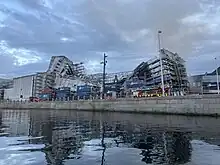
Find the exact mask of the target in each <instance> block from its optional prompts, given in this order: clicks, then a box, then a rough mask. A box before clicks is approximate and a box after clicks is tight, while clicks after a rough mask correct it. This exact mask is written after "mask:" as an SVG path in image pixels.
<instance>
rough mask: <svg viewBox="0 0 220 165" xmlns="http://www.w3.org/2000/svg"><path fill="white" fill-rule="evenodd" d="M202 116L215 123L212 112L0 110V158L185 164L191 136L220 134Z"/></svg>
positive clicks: (59, 163)
mask: <svg viewBox="0 0 220 165" xmlns="http://www.w3.org/2000/svg"><path fill="white" fill-rule="evenodd" d="M207 120H210V121H209V123H212V122H214V123H219V120H218V119H213V118H211V119H210V118H209V119H207V118H196V119H195V118H187V117H175V116H172V117H169V116H150V115H147V116H143V115H128V114H116V113H114V114H111V113H105V114H104V113H103V114H101V113H88V112H73V111H17V110H16V111H13V110H2V111H0V136H2V137H0V138H2V139H0V141H1V140H6V143H5V144H1V142H0V155H1V156H0V159H1V161H0V164H3V165H4V164H6V162H7V161H9V157H8V156H12V155H15V154H16V155H17V156H21V157H22V155H24V156H25V157H23V161H24V160H25V159H27V161H28V163H26V164H37V163H36V162H39V161H40V162H39V164H48V165H66V164H77V165H84V164H91V165H93V164H94V165H95V164H101V165H104V164H128V165H133V164H135V165H141V164H177V165H178V164H187V163H190V162H191V161H193V160H192V140H193V139H197V140H199V139H202V138H204V137H205V138H206V139H211V138H212V139H213V138H216V139H218V138H219V139H220V135H218V134H217V133H216V131H213V130H211V129H209V127H210V128H211V125H210V124H206V122H207ZM184 121H185V122H186V123H185V125H183V123H184ZM202 121H204V123H203V122H202ZM190 122H191V123H190ZM189 123H190V124H189ZM198 123H199V125H198ZM188 124H189V125H188ZM202 124H204V125H203V127H201V125H202ZM213 125H214V124H213ZM215 127H216V128H220V125H218V124H215ZM216 141H218V140H216ZM219 142H220V141H219ZM219 144H220V143H219ZM3 149H4V151H3ZM25 154H29V156H30V159H28V157H27V155H25ZM34 154H38V155H42V154H44V156H45V157H42V156H41V157H39V156H38V157H37V156H36V155H34ZM123 155H126V156H123ZM31 156H32V157H31ZM33 157H34V158H35V159H33ZM17 160H18V159H17ZM21 160H22V159H21ZM15 163H17V164H19V163H20V164H22V163H23V164H24V162H15ZM194 163H195V162H194ZM189 165H190V164H189Z"/></svg>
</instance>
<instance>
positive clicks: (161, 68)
mask: <svg viewBox="0 0 220 165" xmlns="http://www.w3.org/2000/svg"><path fill="white" fill-rule="evenodd" d="M161 33H162V31H161V30H159V31H158V34H157V37H158V49H159V58H160V72H161V88H162V95H163V97H164V96H165V92H164V79H163V62H162V57H161V46H160V44H161V43H160V34H161Z"/></svg>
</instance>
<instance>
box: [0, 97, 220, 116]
mask: <svg viewBox="0 0 220 165" xmlns="http://www.w3.org/2000/svg"><path fill="white" fill-rule="evenodd" d="M0 109H51V110H54V109H55V110H58V109H60V110H87V111H103V112H104V111H113V112H128V113H158V114H174V115H198V116H199V115H204V116H220V95H203V96H202V95H198V96H178V97H159V98H126V99H124V98H123V99H116V100H79V101H68V102H67V101H62V102H61V101H51V102H1V103H0Z"/></svg>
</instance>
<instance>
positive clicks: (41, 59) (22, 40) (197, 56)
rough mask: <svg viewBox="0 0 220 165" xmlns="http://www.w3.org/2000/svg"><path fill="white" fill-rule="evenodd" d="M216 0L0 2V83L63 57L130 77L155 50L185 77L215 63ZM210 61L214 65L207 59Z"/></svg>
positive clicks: (219, 9)
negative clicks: (174, 56)
mask: <svg viewBox="0 0 220 165" xmlns="http://www.w3.org/2000/svg"><path fill="white" fill-rule="evenodd" d="M219 29H220V0H0V61H1V65H0V77H5V76H10V77H11V76H17V75H24V74H29V73H34V72H37V71H44V70H46V69H47V67H48V64H49V60H50V57H51V56H53V55H65V56H67V57H69V58H70V59H71V60H72V61H75V62H79V61H83V62H85V65H86V68H87V69H88V71H89V72H90V73H91V72H99V71H101V69H102V68H101V65H100V61H101V60H102V56H103V52H106V53H107V54H108V64H107V72H119V71H130V70H132V69H134V68H135V66H136V65H138V64H139V63H140V62H141V61H143V60H148V59H150V58H152V57H154V56H156V55H157V47H158V46H157V31H158V30H162V31H163V34H162V47H164V48H167V49H169V50H171V51H174V52H177V53H179V54H180V55H181V56H182V57H183V58H184V59H185V60H186V66H187V69H188V73H189V74H198V73H204V72H207V71H212V70H214V68H216V67H217V66H218V65H219V64H220V49H219V48H220V30H219ZM215 57H217V60H215Z"/></svg>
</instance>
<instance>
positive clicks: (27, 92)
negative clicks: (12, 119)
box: [4, 75, 35, 100]
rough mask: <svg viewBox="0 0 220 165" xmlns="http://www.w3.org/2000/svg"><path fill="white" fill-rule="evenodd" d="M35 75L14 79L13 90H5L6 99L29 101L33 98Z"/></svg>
mask: <svg viewBox="0 0 220 165" xmlns="http://www.w3.org/2000/svg"><path fill="white" fill-rule="evenodd" d="M34 77H35V75H27V76H23V77H17V78H14V79H13V88H10V89H5V93H4V99H9V100H21V99H22V100H28V99H29V97H31V96H33V92H34V91H33V89H34Z"/></svg>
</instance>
